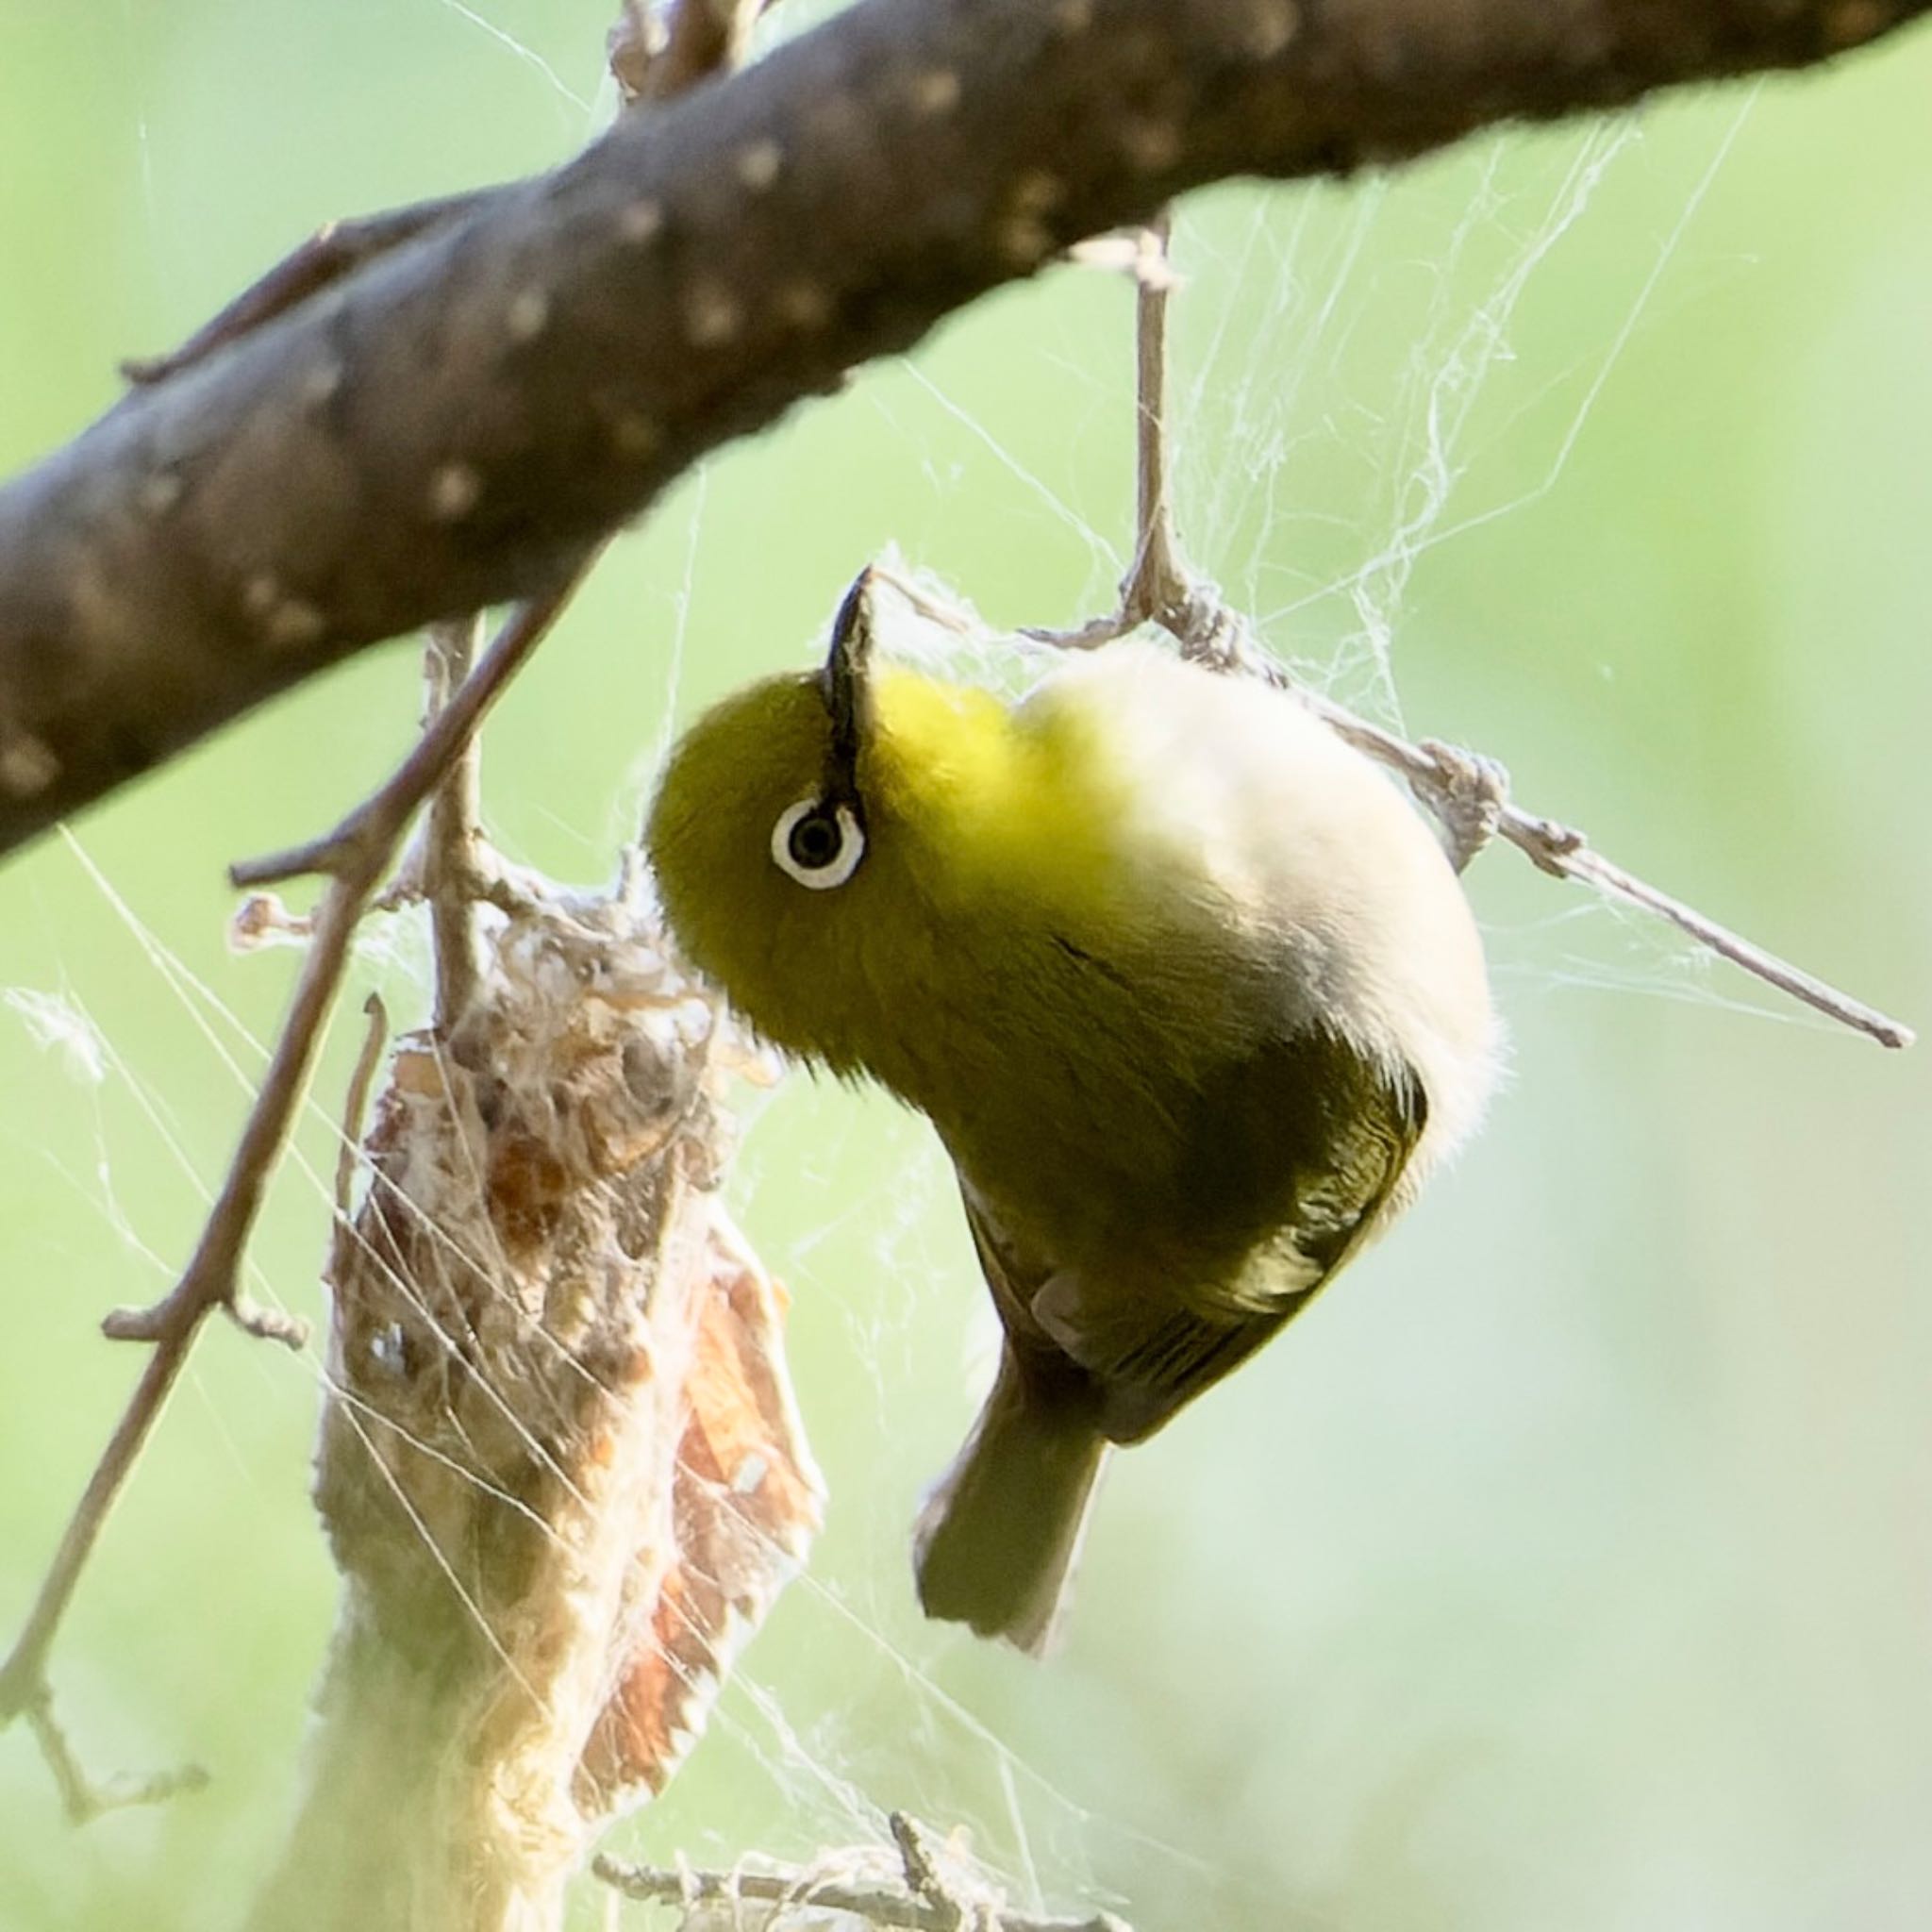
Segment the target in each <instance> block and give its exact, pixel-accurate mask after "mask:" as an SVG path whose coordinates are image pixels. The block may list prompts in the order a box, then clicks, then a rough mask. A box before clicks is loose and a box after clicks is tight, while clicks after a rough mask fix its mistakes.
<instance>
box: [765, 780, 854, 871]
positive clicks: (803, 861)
mask: <svg viewBox="0 0 1932 1932" xmlns="http://www.w3.org/2000/svg"><path fill="white" fill-rule="evenodd" d="M864 857H865V833H864V831H863V830H862V829H861V827H860V825H859V823H858V815H857V814H856V813H855V812H854V811H853V809H852V808H851V807H850V806H849V805H827V804H826V803H825V801H824V799H822V798H801V799H800V800H799V801H798V803H797V804H796V805H788V806H787V807H786V808H785V809H784V810H783V811H781V812H780V813H779V814H778V823H777V824H775V825H774V826H773V827H772V862H773V864H774V865H775V866H776V867H777V868H778V870H779V871H780V872H782V873H784V874H786V875H787V876H788V877H789V878H794V879H796V880H797V881H798V883H799V884H800V885H801V886H808V887H810V888H811V890H812V891H814V892H828V891H831V890H832V888H833V887H834V886H842V885H843V884H844V883H845V881H846V880H847V879H849V878H850V877H851V876H852V874H854V873H856V872H857V871H858V861H859V860H860V859H861V858H864Z"/></svg>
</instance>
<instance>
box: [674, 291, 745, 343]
mask: <svg viewBox="0 0 1932 1932" xmlns="http://www.w3.org/2000/svg"><path fill="white" fill-rule="evenodd" d="M743 320H744V317H743V312H742V310H741V309H740V308H739V306H738V298H737V296H735V295H734V294H733V293H732V292H731V291H730V290H729V289H727V288H726V287H725V286H724V283H723V282H716V281H711V280H709V279H706V280H703V281H697V282H693V283H692V284H691V287H690V288H689V289H688V290H687V291H685V297H684V333H685V339H686V340H687V341H689V342H690V343H691V347H692V348H694V349H715V348H717V347H719V346H720V345H721V344H722V343H724V342H728V341H730V340H731V339H732V337H733V336H735V335H736V334H737V333H738V330H739V326H740V325H741V323H742V321H743Z"/></svg>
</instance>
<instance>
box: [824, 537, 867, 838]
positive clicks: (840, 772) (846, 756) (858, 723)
mask: <svg viewBox="0 0 1932 1932" xmlns="http://www.w3.org/2000/svg"><path fill="white" fill-rule="evenodd" d="M872 587H873V570H872V566H871V565H870V564H867V565H866V567H865V568H864V569H863V570H862V571H860V572H859V574H858V576H857V577H856V578H855V579H854V580H853V585H852V588H851V589H850V590H849V591H846V592H845V601H844V602H843V603H842V604H841V605H840V606H839V615H838V617H837V619H836V620H835V621H834V623H833V625H832V647H831V649H830V650H829V651H828V652H827V653H826V654H825V668H824V697H825V709H826V711H827V712H828V713H829V714H830V716H831V721H832V742H831V748H830V758H829V763H830V771H829V772H828V774H827V776H828V778H829V780H830V789H831V791H833V792H834V793H835V794H836V795H838V796H840V797H841V798H844V799H848V800H851V801H855V802H856V801H857V799H858V755H859V752H860V751H861V750H862V749H863V747H864V744H865V739H866V733H867V731H868V729H869V728H870V725H871V722H872V703H871V683H870V679H869V678H868V675H867V673H868V671H869V669H870V667H871V663H872Z"/></svg>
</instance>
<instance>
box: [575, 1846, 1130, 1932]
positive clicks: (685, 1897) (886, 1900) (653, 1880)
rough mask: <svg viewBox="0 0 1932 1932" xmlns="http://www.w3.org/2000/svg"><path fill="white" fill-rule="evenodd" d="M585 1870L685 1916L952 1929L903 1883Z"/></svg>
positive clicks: (1068, 1926) (1009, 1918) (1012, 1916)
mask: <svg viewBox="0 0 1932 1932" xmlns="http://www.w3.org/2000/svg"><path fill="white" fill-rule="evenodd" d="M591 1871H592V1872H593V1873H594V1874H596V1876H597V1877H599V1878H600V1879H602V1880H603V1881H604V1883H605V1884H606V1885H608V1886H610V1887H612V1888H613V1889H614V1890H617V1891H621V1892H622V1893H623V1894H624V1895H625V1897H626V1898H632V1899H638V1900H641V1901H644V1902H647V1903H653V1904H658V1905H675V1906H682V1907H685V1909H686V1910H687V1912H689V1910H690V1908H691V1907H693V1906H703V1905H723V1906H732V1905H738V1904H745V1905H764V1906H772V1907H777V1908H780V1909H783V1908H786V1907H791V1908H792V1909H795V1910H797V1911H800V1912H850V1913H853V1914H854V1915H855V1916H857V1917H858V1918H861V1919H863V1920H865V1922H866V1923H867V1924H871V1925H879V1926H888V1927H892V1928H895V1932H953V1928H954V1927H956V1926H957V1925H958V1924H959V1921H958V1918H957V1917H956V1916H955V1915H954V1914H955V1912H956V1910H957V1908H956V1907H951V1906H949V1905H945V1904H935V1903H933V1902H932V1901H931V1900H929V1899H926V1898H922V1897H919V1896H917V1895H915V1894H914V1893H913V1892H912V1891H911V1890H908V1889H907V1888H906V1887H904V1886H900V1885H892V1884H880V1885H861V1884H854V1883H851V1882H849V1881H844V1880H837V1879H831V1878H824V1879H821V1878H818V1877H816V1876H814V1874H812V1873H811V1872H809V1871H807V1870H805V1869H802V1868H798V1867H793V1868H790V1869H780V1870H777V1871H773V1872H699V1871H693V1870H692V1869H691V1868H690V1867H689V1866H686V1867H683V1868H681V1869H679V1870H677V1871H664V1870H662V1869H660V1868H658V1867H656V1866H651V1865H626V1864H624V1863H622V1862H621V1861H620V1860H618V1859H616V1858H611V1857H602V1856H600V1857H597V1858H595V1859H593V1860H592V1861H591ZM768 1923H769V1921H768ZM991 1923H992V1924H996V1925H997V1926H998V1928H999V1932H1131V1928H1130V1927H1129V1926H1128V1925H1127V1924H1126V1922H1125V1921H1124V1920H1123V1919H1119V1918H1117V1917H1115V1915H1114V1914H1113V1913H1112V1912H1092V1913H1090V1914H1088V1915H1087V1916H1086V1917H1085V1918H1080V1919H1052V1918H1038V1917H1033V1916H1030V1915H1028V1914H1026V1913H1023V1912H1013V1911H1008V1910H1007V1909H1005V1908H1004V1907H996V1908H993V1910H992V1912H991Z"/></svg>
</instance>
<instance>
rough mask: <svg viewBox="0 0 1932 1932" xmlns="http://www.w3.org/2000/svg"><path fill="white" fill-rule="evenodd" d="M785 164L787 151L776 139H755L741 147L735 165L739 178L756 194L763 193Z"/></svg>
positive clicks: (771, 184)
mask: <svg viewBox="0 0 1932 1932" xmlns="http://www.w3.org/2000/svg"><path fill="white" fill-rule="evenodd" d="M784 165H785V153H784V150H783V149H782V148H781V147H779V145H778V143H777V142H775V141H755V142H752V144H751V145H750V146H749V147H741V148H740V149H739V151H738V158H737V160H736V162H735V163H734V166H735V168H736V171H737V174H738V178H739V179H740V180H741V181H742V182H743V183H744V185H745V186H746V187H747V188H749V189H750V190H751V192H753V193H754V194H762V193H764V192H765V191H766V190H767V189H768V188H770V187H772V186H773V185H774V183H775V182H776V181H777V179H778V174H779V171H780V170H781V169H782V168H783V167H784Z"/></svg>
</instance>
